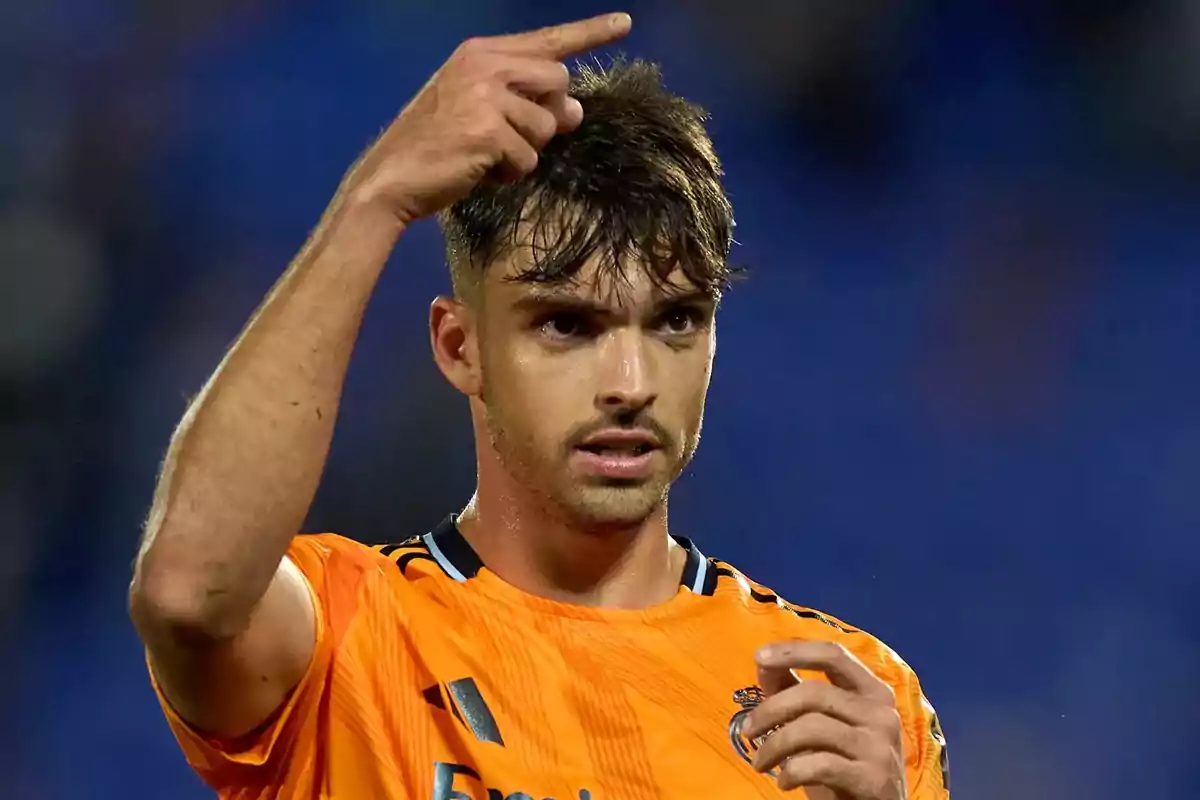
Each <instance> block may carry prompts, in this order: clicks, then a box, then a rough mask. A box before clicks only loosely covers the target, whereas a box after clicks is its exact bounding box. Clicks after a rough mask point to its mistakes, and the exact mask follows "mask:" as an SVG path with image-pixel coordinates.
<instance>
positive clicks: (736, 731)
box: [729, 686, 779, 777]
mask: <svg viewBox="0 0 1200 800" xmlns="http://www.w3.org/2000/svg"><path fill="white" fill-rule="evenodd" d="M765 699H766V695H765V694H763V690H762V689H760V688H758V687H757V686H747V687H746V688H745V689H738V690H737V691H736V692H734V693H733V702H735V703H737V704H738V705H739V706H741V709H740V710H738V711H737V712H735V713H734V715H733V716H732V717H730V718H729V742H730V743H731V744H732V745H733V749H734V751H735V752H736V753H737V754H738V755H739V756H741V757H742V759H743V760H745V762H746V763H747V764H753V763H754V753H755V752H756V751H757V750H758V748H760V747H762V743H763V742H764V741H766V739H767V737H768V736H770V735H771V734H772V733H774V732H775V731H774V730H770V731H767V732H766V733H764V734H763V735H762V736H756V737H754V738H753V739H751V738H750V737H749V736H747V735H746V734H744V733H742V726H743V725H744V724H745V723H746V718H747V717H749V716H750V712H751V711H753V710H754V709H756V708H758V706H760V705H761V704H762V701H763V700H765ZM767 774H768V775H771V776H772V777H775V776H778V775H779V770H778V769H773V770H771V771H770V772H768V773H767Z"/></svg>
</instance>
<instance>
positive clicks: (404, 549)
mask: <svg viewBox="0 0 1200 800" xmlns="http://www.w3.org/2000/svg"><path fill="white" fill-rule="evenodd" d="M374 549H375V550H376V551H378V553H379V554H380V555H381V556H383V557H384V558H387V559H388V560H390V561H392V562H394V563H395V564H396V566H397V567H399V568H400V573H401V574H404V572H405V571H406V570H407V569H408V565H409V564H411V563H412V562H413V561H432V562H433V563H435V564H436V563H437V559H435V558H434V557H433V556H432V555H430V554H429V548H428V547H426V545H425V540H424V539H422V538H421V537H420V536H411V537H409V538H407V539H405V540H404V541H403V542H399V543H397V544H386V545H376V546H375V548H374Z"/></svg>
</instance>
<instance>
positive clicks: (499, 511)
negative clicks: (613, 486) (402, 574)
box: [458, 485, 687, 608]
mask: <svg viewBox="0 0 1200 800" xmlns="http://www.w3.org/2000/svg"><path fill="white" fill-rule="evenodd" d="M516 495H517V493H515V492H488V491H486V489H485V487H483V486H482V485H481V486H480V487H479V488H478V489H477V490H476V492H475V495H474V496H473V497H472V498H471V501H470V502H469V503H468V504H467V507H466V508H465V509H464V510H463V512H462V514H461V515H460V516H459V519H458V524H459V530H461V531H462V534H463V536H464V537H465V538H466V539H467V541H468V542H470V544H471V547H472V548H474V550H475V552H476V553H478V555H479V557H480V559H482V561H483V562H484V563H485V564H486V565H487V567H488V569H489V570H491V571H492V572H494V573H496V574H497V575H498V576H499V577H500V578H501V579H503V580H504V581H505V582H507V583H509V584H511V585H513V586H515V587H516V588H518V589H521V590H522V591H525V592H528V593H530V594H534V595H538V596H541V597H546V598H549V599H551V600H558V601H560V602H565V603H574V604H577V605H588V606H598V607H610V608H646V607H649V606H652V605H655V604H657V603H662V602H665V601H666V600H668V599H670V598H671V597H673V596H674V595H675V593H676V592H677V591H678V589H679V579H680V575H681V574H682V572H683V568H684V563H685V562H686V560H687V552H686V551H685V550H684V548H683V547H681V546H680V545H679V544H678V543H677V542H675V541H674V540H673V539H672V538H671V537H670V536H669V535H668V534H667V512H666V505H665V503H664V504H663V505H661V506H659V507H658V508H657V509H655V511H654V513H652V514H651V515H650V516H649V517H648V518H647V519H645V520H643V521H642V522H640V523H638V524H636V525H628V526H620V527H614V528H608V529H605V530H588V529H585V528H581V527H579V526H578V525H573V524H571V523H570V522H569V521H568V520H565V519H562V518H560V517H557V516H555V515H553V514H550V513H547V512H546V511H545V509H544V508H539V507H537V506H538V504H536V503H533V502H531V501H530V500H531V499H530V498H521V497H518V496H516Z"/></svg>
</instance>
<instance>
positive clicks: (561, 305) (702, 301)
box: [513, 288, 717, 316]
mask: <svg viewBox="0 0 1200 800" xmlns="http://www.w3.org/2000/svg"><path fill="white" fill-rule="evenodd" d="M716 305H717V301H716V299H714V298H713V296H712V295H711V294H710V293H709V292H706V291H704V290H703V289H695V290H692V291H686V292H680V293H678V294H668V295H663V296H661V297H658V298H656V299H655V301H654V312H655V313H662V312H663V311H666V310H668V309H672V308H680V307H686V306H703V307H706V308H716ZM513 307H514V308H516V309H518V310H521V311H529V312H533V311H545V310H546V309H555V310H561V311H578V312H582V313H589V314H596V315H600V316H614V315H615V314H616V313H617V311H616V310H615V309H614V308H613V307H612V306H610V305H608V304H607V303H602V302H599V301H597V300H593V299H591V298H589V297H581V296H580V295H578V294H575V293H573V292H571V291H567V290H560V289H540V288H539V289H535V290H532V291H530V292H528V293H527V294H525V295H523V296H522V297H520V298H519V299H517V300H516V301H515V302H514V303H513Z"/></svg>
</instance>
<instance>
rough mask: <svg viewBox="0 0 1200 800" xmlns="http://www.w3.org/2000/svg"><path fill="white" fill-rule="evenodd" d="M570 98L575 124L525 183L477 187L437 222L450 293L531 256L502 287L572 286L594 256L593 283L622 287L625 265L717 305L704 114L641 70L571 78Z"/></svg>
mask: <svg viewBox="0 0 1200 800" xmlns="http://www.w3.org/2000/svg"><path fill="white" fill-rule="evenodd" d="M570 91H571V95H572V96H573V97H575V98H576V99H577V100H579V102H580V104H581V105H582V106H583V112H584V113H583V122H582V123H581V124H580V126H579V127H578V128H577V129H575V130H574V131H571V132H570V133H567V134H562V135H559V136H556V137H554V139H552V140H551V141H550V143H549V144H548V145H547V146H546V147H545V148H544V149H543V150H542V152H541V154H540V159H539V161H538V166H537V168H536V169H535V170H534V171H533V172H532V173H530V174H529V175H527V176H525V177H524V178H523V179H521V180H520V181H516V182H512V183H503V182H499V181H485V182H483V183H481V184H480V185H479V186H477V187H476V188H475V189H474V190H473V191H472V192H471V193H470V194H468V195H467V196H466V197H465V198H463V199H462V200H460V201H458V202H457V203H455V204H454V205H453V206H451V207H450V208H449V209H446V210H444V211H443V212H442V213H441V214H439V216H438V219H439V221H440V223H441V226H442V231H443V234H444V236H445V240H446V259H447V262H448V263H449V266H450V275H451V279H452V281H453V284H454V290H455V293H456V294H458V295H460V296H461V295H462V294H463V291H464V290H466V289H469V287H471V286H474V285H476V284H477V283H478V282H479V281H480V280H481V278H482V276H483V273H484V272H485V270H486V269H487V268H488V266H489V265H491V264H492V263H494V262H495V261H496V260H497V259H498V258H501V257H503V256H504V255H506V254H507V253H508V252H510V251H511V250H512V249H513V248H515V247H519V246H531V248H532V250H533V259H532V263H531V265H530V267H529V268H528V269H526V270H525V271H524V272H523V273H521V274H519V275H516V276H514V277H513V278H512V280H517V281H522V282H528V283H572V282H574V281H576V280H577V276H578V273H579V271H580V269H581V268H582V267H583V265H584V264H585V263H586V262H587V261H588V260H589V259H590V258H591V257H593V256H594V255H595V256H598V257H599V261H598V270H597V272H596V279H597V280H598V281H605V282H607V283H608V285H610V286H613V287H617V286H620V285H622V284H625V283H627V281H628V276H627V275H626V274H625V271H624V265H625V264H626V263H627V262H629V261H635V262H638V263H640V264H642V265H644V268H645V269H646V271H647V273H648V275H649V276H650V277H651V279H652V280H653V281H654V282H655V283H656V284H657V285H658V286H659V287H660V288H663V289H664V290H668V291H670V290H671V289H673V288H677V287H678V284H677V283H672V276H673V275H674V274H675V270H676V269H677V268H678V269H679V270H680V271H681V272H682V274H683V275H684V276H685V277H686V278H687V280H688V281H690V283H691V284H693V285H694V286H695V287H696V288H699V289H701V290H703V291H705V292H708V293H709V294H710V295H712V296H713V297H714V298H715V297H719V296H720V294H721V293H722V292H723V291H724V290H725V288H726V287H727V285H728V283H729V281H730V279H731V278H732V276H733V273H734V272H735V270H734V269H732V268H731V267H730V266H729V263H728V260H729V251H730V246H731V244H732V242H733V225H734V221H733V210H732V207H731V206H730V203H729V199H728V198H727V197H726V195H725V190H724V188H723V187H722V185H721V175H722V171H721V164H720V161H719V160H718V159H717V156H716V153H715V152H714V151H713V146H712V141H711V140H710V139H709V137H708V133H707V132H706V131H705V128H704V123H705V121H706V119H707V115H706V113H705V112H704V110H703V109H702V108H700V107H699V106H697V105H695V104H693V103H691V102H688V101H687V100H684V99H683V98H681V97H678V96H676V95H673V94H671V93H670V92H668V91H667V90H666V88H664V86H663V84H662V74H661V70H660V69H659V67H658V65H656V64H652V63H648V62H645V61H640V60H636V61H631V62H626V61H624V60H617V61H614V62H613V63H612V65H611V66H609V67H608V68H607V69H605V68H600V67H581V68H580V69H579V70H578V72H577V73H576V74H574V75H573V76H572V79H571V90H570Z"/></svg>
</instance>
